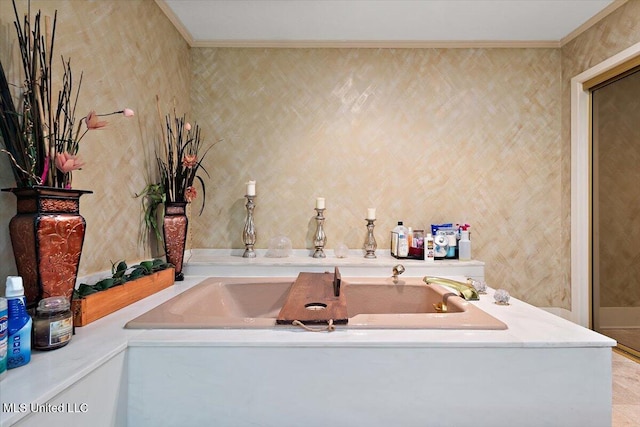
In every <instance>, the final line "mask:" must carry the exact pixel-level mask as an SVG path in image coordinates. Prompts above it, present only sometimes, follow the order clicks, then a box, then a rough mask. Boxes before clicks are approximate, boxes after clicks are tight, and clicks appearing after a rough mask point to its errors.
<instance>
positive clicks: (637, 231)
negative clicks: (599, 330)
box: [593, 73, 640, 307]
mask: <svg viewBox="0 0 640 427" xmlns="http://www.w3.org/2000/svg"><path fill="white" fill-rule="evenodd" d="M593 116H594V119H593V123H594V142H596V144H594V146H596V147H597V149H595V150H594V156H596V158H597V165H598V168H597V172H598V173H597V174H595V175H594V176H597V181H596V182H597V183H598V195H599V204H598V206H599V209H598V216H599V218H598V219H596V220H595V221H596V224H599V230H600V233H599V234H600V242H599V245H598V247H599V249H600V251H599V252H600V257H599V262H598V265H599V266H600V274H599V281H600V296H601V297H600V306H602V307H634V306H635V307H640V282H639V280H640V262H639V261H640V187H639V186H638V183H639V182H640V166H639V165H640V127H638V123H640V73H635V74H633V75H631V76H628V77H625V78H624V79H621V80H618V81H616V82H614V83H613V84H610V85H607V86H605V87H603V88H601V89H598V90H596V91H595V92H594V95H593Z"/></svg>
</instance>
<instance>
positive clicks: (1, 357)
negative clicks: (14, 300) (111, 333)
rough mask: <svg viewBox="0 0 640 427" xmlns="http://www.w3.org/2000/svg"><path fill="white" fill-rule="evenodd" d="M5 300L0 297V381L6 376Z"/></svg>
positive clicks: (6, 327) (6, 319) (6, 321)
mask: <svg viewBox="0 0 640 427" xmlns="http://www.w3.org/2000/svg"><path fill="white" fill-rule="evenodd" d="M8 323H9V316H8V314H7V300H6V299H5V298H2V297H0V380H1V379H2V378H4V377H5V375H6V374H7V335H8V334H9V331H8V329H9V326H8V325H7V324H8Z"/></svg>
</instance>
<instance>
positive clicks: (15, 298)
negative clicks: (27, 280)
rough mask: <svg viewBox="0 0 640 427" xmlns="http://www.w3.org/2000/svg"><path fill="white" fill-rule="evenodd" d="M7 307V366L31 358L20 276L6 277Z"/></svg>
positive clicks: (29, 319)
mask: <svg viewBox="0 0 640 427" xmlns="http://www.w3.org/2000/svg"><path fill="white" fill-rule="evenodd" d="M5 296H6V297H7V308H8V322H7V323H8V332H9V334H8V337H9V340H8V347H7V351H8V352H7V368H8V369H13V368H17V367H19V366H22V365H26V364H27V363H29V361H30V360H31V324H32V321H31V316H29V313H27V307H26V300H25V297H24V286H23V285H22V277H20V276H9V277H7V287H6V290H5Z"/></svg>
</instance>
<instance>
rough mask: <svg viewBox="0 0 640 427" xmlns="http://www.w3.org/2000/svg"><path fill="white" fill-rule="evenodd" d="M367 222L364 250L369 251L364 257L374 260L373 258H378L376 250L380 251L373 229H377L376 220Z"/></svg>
mask: <svg viewBox="0 0 640 427" xmlns="http://www.w3.org/2000/svg"><path fill="white" fill-rule="evenodd" d="M366 221H367V238H366V239H365V240H364V250H365V251H367V253H366V254H365V255H364V257H365V258H369V259H373V258H376V249H378V243H377V242H376V236H374V235H373V228H374V227H375V225H374V224H373V223H374V222H375V221H376V220H375V219H368V218H367V219H366Z"/></svg>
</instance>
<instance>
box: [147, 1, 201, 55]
mask: <svg viewBox="0 0 640 427" xmlns="http://www.w3.org/2000/svg"><path fill="white" fill-rule="evenodd" d="M155 2H156V4H157V5H158V7H159V8H160V10H162V12H164V14H165V15H166V16H167V18H169V21H171V23H172V24H173V26H174V27H176V30H178V32H179V33H180V35H182V38H184V40H185V41H186V42H187V44H188V45H189V46H191V47H193V45H194V43H195V40H194V39H193V36H192V35H191V33H190V32H189V30H187V28H186V27H185V26H184V25H183V24H182V22H181V21H180V19H179V18H178V16H177V15H176V14H175V13H173V10H171V8H170V7H169V6H168V5H167V2H166V1H165V0H155Z"/></svg>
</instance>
